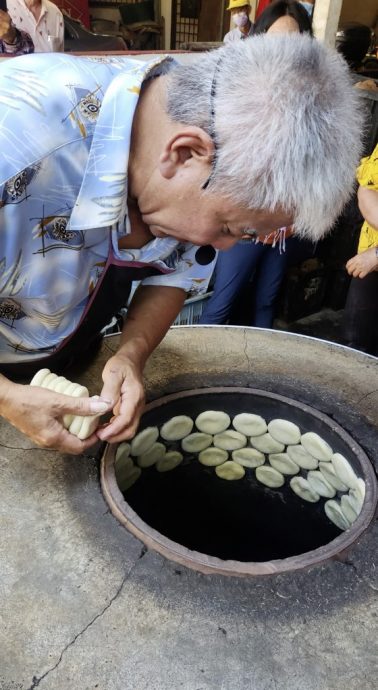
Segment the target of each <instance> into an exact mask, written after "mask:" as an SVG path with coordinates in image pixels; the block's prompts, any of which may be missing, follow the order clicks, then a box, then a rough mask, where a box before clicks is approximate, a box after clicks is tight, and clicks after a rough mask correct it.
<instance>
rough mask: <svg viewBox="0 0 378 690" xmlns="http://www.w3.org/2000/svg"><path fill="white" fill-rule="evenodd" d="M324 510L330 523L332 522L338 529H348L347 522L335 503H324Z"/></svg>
mask: <svg viewBox="0 0 378 690" xmlns="http://www.w3.org/2000/svg"><path fill="white" fill-rule="evenodd" d="M324 510H325V514H326V516H327V518H328V519H329V520H331V522H333V524H334V525H336V527H338V528H339V529H342V530H346V529H348V528H349V527H350V525H349V522H348V520H347V519H346V517H345V515H344V513H343V511H342V510H341V507H340V505H339V503H338V502H337V501H332V500H331V501H326V502H325V504H324Z"/></svg>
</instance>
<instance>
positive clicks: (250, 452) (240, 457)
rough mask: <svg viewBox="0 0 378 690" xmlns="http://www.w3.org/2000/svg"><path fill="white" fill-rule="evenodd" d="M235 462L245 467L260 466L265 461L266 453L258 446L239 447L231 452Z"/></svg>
mask: <svg viewBox="0 0 378 690" xmlns="http://www.w3.org/2000/svg"><path fill="white" fill-rule="evenodd" d="M231 455H232V459H233V461H234V462H237V463H238V465H242V466H243V467H253V468H255V467H260V466H261V465H263V464H264V462H265V455H264V453H260V451H259V450H256V448H239V450H234V451H232V453H231Z"/></svg>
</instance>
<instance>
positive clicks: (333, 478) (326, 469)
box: [319, 462, 348, 491]
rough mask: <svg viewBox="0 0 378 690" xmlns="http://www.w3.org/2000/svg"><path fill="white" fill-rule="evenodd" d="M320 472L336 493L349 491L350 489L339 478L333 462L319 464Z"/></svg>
mask: <svg viewBox="0 0 378 690" xmlns="http://www.w3.org/2000/svg"><path fill="white" fill-rule="evenodd" d="M319 471H320V472H321V473H322V475H323V476H324V477H325V478H326V480H327V481H328V482H329V483H330V484H331V486H333V488H334V489H336V491H348V487H347V485H346V484H344V483H343V482H342V481H341V479H339V477H338V476H337V474H336V472H335V468H334V466H333V465H332V462H319Z"/></svg>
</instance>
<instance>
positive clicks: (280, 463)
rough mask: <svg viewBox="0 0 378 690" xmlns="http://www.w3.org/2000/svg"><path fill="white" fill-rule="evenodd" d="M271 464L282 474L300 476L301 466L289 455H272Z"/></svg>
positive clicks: (270, 457) (270, 456)
mask: <svg viewBox="0 0 378 690" xmlns="http://www.w3.org/2000/svg"><path fill="white" fill-rule="evenodd" d="M269 462H270V464H271V466H272V467H274V469H275V470H278V471H279V472H281V473H282V474H298V472H299V465H297V463H296V462H294V460H291V458H289V456H288V454H287V453H271V454H270V455H269Z"/></svg>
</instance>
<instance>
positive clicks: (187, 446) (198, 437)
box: [181, 431, 213, 453]
mask: <svg viewBox="0 0 378 690" xmlns="http://www.w3.org/2000/svg"><path fill="white" fill-rule="evenodd" d="M212 442H213V437H212V435H211V434H203V433H202V432H201V431H198V432H196V431H195V432H194V434H189V436H186V437H185V438H183V439H182V441H181V448H182V449H183V450H184V451H185V452H186V453H199V452H200V451H201V450H205V448H208V447H209V446H211V444H212Z"/></svg>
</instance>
